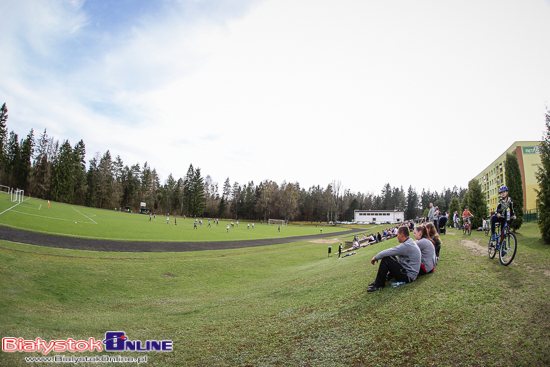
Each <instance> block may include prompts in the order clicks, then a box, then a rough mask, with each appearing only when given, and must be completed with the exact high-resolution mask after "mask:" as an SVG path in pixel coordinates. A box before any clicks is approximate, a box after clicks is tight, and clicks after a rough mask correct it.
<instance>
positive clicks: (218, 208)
mask: <svg viewBox="0 0 550 367" xmlns="http://www.w3.org/2000/svg"><path fill="white" fill-rule="evenodd" d="M7 112H8V110H7V107H6V104H5V103H4V105H3V106H2V108H1V109H0V152H1V153H0V154H1V156H0V175H1V176H0V180H1V182H2V184H4V185H7V186H10V187H15V188H19V189H23V190H25V193H26V194H27V195H28V194H30V195H32V196H33V197H37V198H41V199H46V200H54V201H59V202H64V203H70V204H77V205H85V206H89V207H95V208H103V209H117V210H120V208H126V207H129V208H131V210H132V211H139V209H140V204H141V203H146V207H147V208H148V209H150V210H151V211H153V212H156V213H159V214H166V213H171V214H176V215H187V216H191V217H195V216H199V217H212V218H214V217H219V218H234V219H244V220H247V219H248V220H267V219H269V218H278V219H286V220H289V221H312V222H331V221H332V222H336V221H350V220H353V218H354V211H355V210H399V211H404V212H405V218H406V219H414V218H417V217H421V216H424V215H425V214H426V213H425V212H427V210H428V208H429V204H430V203H434V205H436V206H438V207H439V209H440V211H441V212H449V213H451V214H452V213H453V211H454V210H461V209H462V208H463V207H464V206H465V205H467V203H470V207H471V209H470V210H472V209H473V208H472V207H473V206H474V205H479V206H480V208H481V207H483V208H485V211H486V205H485V202H484V201H483V197H482V196H481V198H480V197H479V195H478V194H477V192H478V191H477V190H478V188H475V187H473V183H472V182H471V183H470V185H469V188H458V187H456V186H455V187H453V188H452V189H451V188H444V189H443V190H442V191H441V192H436V191H429V190H428V191H426V190H424V189H422V191H421V192H420V193H418V192H417V191H416V189H415V188H413V187H412V186H409V188H408V189H407V190H406V191H405V190H404V189H403V187H393V186H391V185H390V183H387V184H385V185H384V186H383V188H382V190H381V194H380V195H375V194H373V193H361V192H352V191H351V190H349V189H346V188H344V186H343V185H342V184H341V182H340V181H336V180H335V181H332V182H330V183H329V184H327V185H326V186H320V185H314V186H311V187H309V188H304V187H301V186H300V184H299V183H298V182H286V181H283V182H282V183H277V182H274V181H272V180H267V179H266V180H264V181H262V182H260V183H258V184H256V183H254V182H253V181H249V182H247V183H243V184H240V183H238V182H231V181H230V179H229V178H227V179H226V180H225V181H224V183H223V185H222V186H221V187H219V185H218V183H217V182H214V181H213V180H212V178H211V177H210V176H209V175H206V176H204V175H203V174H202V172H201V169H200V168H198V167H193V165H192V164H190V165H189V168H188V170H187V173H186V175H185V176H184V177H180V178H175V177H174V176H173V175H172V174H171V173H170V174H169V175H168V178H167V179H166V180H164V182H163V183H161V182H160V178H159V175H158V173H157V171H156V169H155V168H153V167H151V166H150V165H148V163H147V162H145V163H144V164H143V165H141V164H139V163H135V164H131V165H128V164H124V162H123V160H122V158H121V157H120V156H116V157H112V155H111V153H110V151H109V150H107V151H106V152H105V153H103V154H101V153H99V152H97V153H95V155H94V156H93V158H91V159H90V160H89V161H88V164H86V160H85V157H86V146H85V144H84V141H83V140H80V141H79V142H77V143H76V144H74V145H71V143H70V142H69V140H64V141H62V142H59V140H56V139H55V138H54V137H53V136H50V135H48V133H47V131H46V130H44V131H43V132H42V133H41V134H40V135H39V136H38V137H37V138H36V139H35V138H34V131H33V130H32V129H31V131H30V132H29V134H28V135H27V136H26V138H25V139H21V140H19V139H18V136H17V134H16V133H15V132H14V131H11V132H10V134H9V138H8V134H7V131H8V129H7V124H6V123H7V119H8V113H7ZM479 193H480V194H481V189H479ZM482 201H483V202H482ZM479 210H480V211H481V210H482V209H479ZM474 214H475V213H474ZM480 217H481V216H480Z"/></svg>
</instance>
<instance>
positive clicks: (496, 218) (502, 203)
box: [491, 185, 516, 243]
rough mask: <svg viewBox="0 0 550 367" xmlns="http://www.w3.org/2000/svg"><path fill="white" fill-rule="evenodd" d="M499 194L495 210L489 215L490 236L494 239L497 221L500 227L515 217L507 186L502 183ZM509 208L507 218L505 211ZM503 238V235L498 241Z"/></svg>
mask: <svg viewBox="0 0 550 367" xmlns="http://www.w3.org/2000/svg"><path fill="white" fill-rule="evenodd" d="M498 192H499V194H500V200H499V201H498V205H497V209H496V210H495V215H493V216H492V217H491V238H492V239H495V238H496V235H495V227H496V224H497V222H498V223H500V225H501V227H502V226H503V225H504V223H505V222H506V221H507V220H511V219H516V214H515V213H514V203H513V202H512V199H510V197H509V196H508V187H507V186H505V185H502V186H501V187H500V189H499V190H498ZM508 209H510V217H508V218H507V211H508ZM503 240H504V237H501V238H500V243H502V241H503Z"/></svg>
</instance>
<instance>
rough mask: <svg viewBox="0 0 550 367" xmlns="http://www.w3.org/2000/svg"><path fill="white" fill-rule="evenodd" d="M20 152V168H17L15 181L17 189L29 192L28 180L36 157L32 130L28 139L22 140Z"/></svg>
mask: <svg viewBox="0 0 550 367" xmlns="http://www.w3.org/2000/svg"><path fill="white" fill-rule="evenodd" d="M20 148H21V149H20V150H19V154H20V157H19V160H18V166H17V167H16V168H15V179H16V182H17V187H19V188H20V189H22V190H28V186H29V184H28V178H29V174H30V172H31V164H32V162H31V159H32V157H33V155H34V130H33V129H31V131H30V132H29V134H28V135H27V138H26V139H25V140H21V144H20Z"/></svg>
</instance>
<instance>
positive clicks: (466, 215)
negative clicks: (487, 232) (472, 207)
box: [462, 206, 474, 224]
mask: <svg viewBox="0 0 550 367" xmlns="http://www.w3.org/2000/svg"><path fill="white" fill-rule="evenodd" d="M473 217H474V215H473V214H472V213H470V211H469V210H468V207H467V206H465V207H464V211H463V212H462V219H463V221H464V223H468V224H470V223H471V222H470V218H473Z"/></svg>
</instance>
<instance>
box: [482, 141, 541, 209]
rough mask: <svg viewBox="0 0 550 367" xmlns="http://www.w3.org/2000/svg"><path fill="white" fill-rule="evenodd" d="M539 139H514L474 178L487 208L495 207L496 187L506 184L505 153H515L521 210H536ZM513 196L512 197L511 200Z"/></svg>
mask: <svg viewBox="0 0 550 367" xmlns="http://www.w3.org/2000/svg"><path fill="white" fill-rule="evenodd" d="M540 144H541V142H540V141H516V142H515V143H514V144H512V145H511V146H510V148H508V149H507V150H506V151H504V153H502V154H501V155H500V156H499V157H498V158H497V159H495V160H494V161H493V162H492V163H491V164H490V165H489V166H488V167H487V168H485V169H484V170H483V171H481V173H480V174H478V175H477V176H476V177H475V179H476V180H477V181H478V182H479V184H480V185H481V192H482V193H483V194H484V195H485V199H486V200H487V209H488V211H489V212H491V211H494V210H495V209H496V207H497V204H498V200H499V199H500V195H499V193H498V189H499V188H500V187H501V186H502V185H506V172H505V171H506V168H505V161H506V153H510V154H515V155H516V157H517V158H518V163H519V170H520V172H521V179H522V182H523V203H524V206H523V211H524V213H527V212H528V211H536V209H537V193H536V191H535V189H538V187H539V184H538V181H537V178H536V177H535V173H536V172H537V171H538V168H539V167H540V166H541V161H540V151H539V147H540ZM513 199H514V198H512V200H513Z"/></svg>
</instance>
